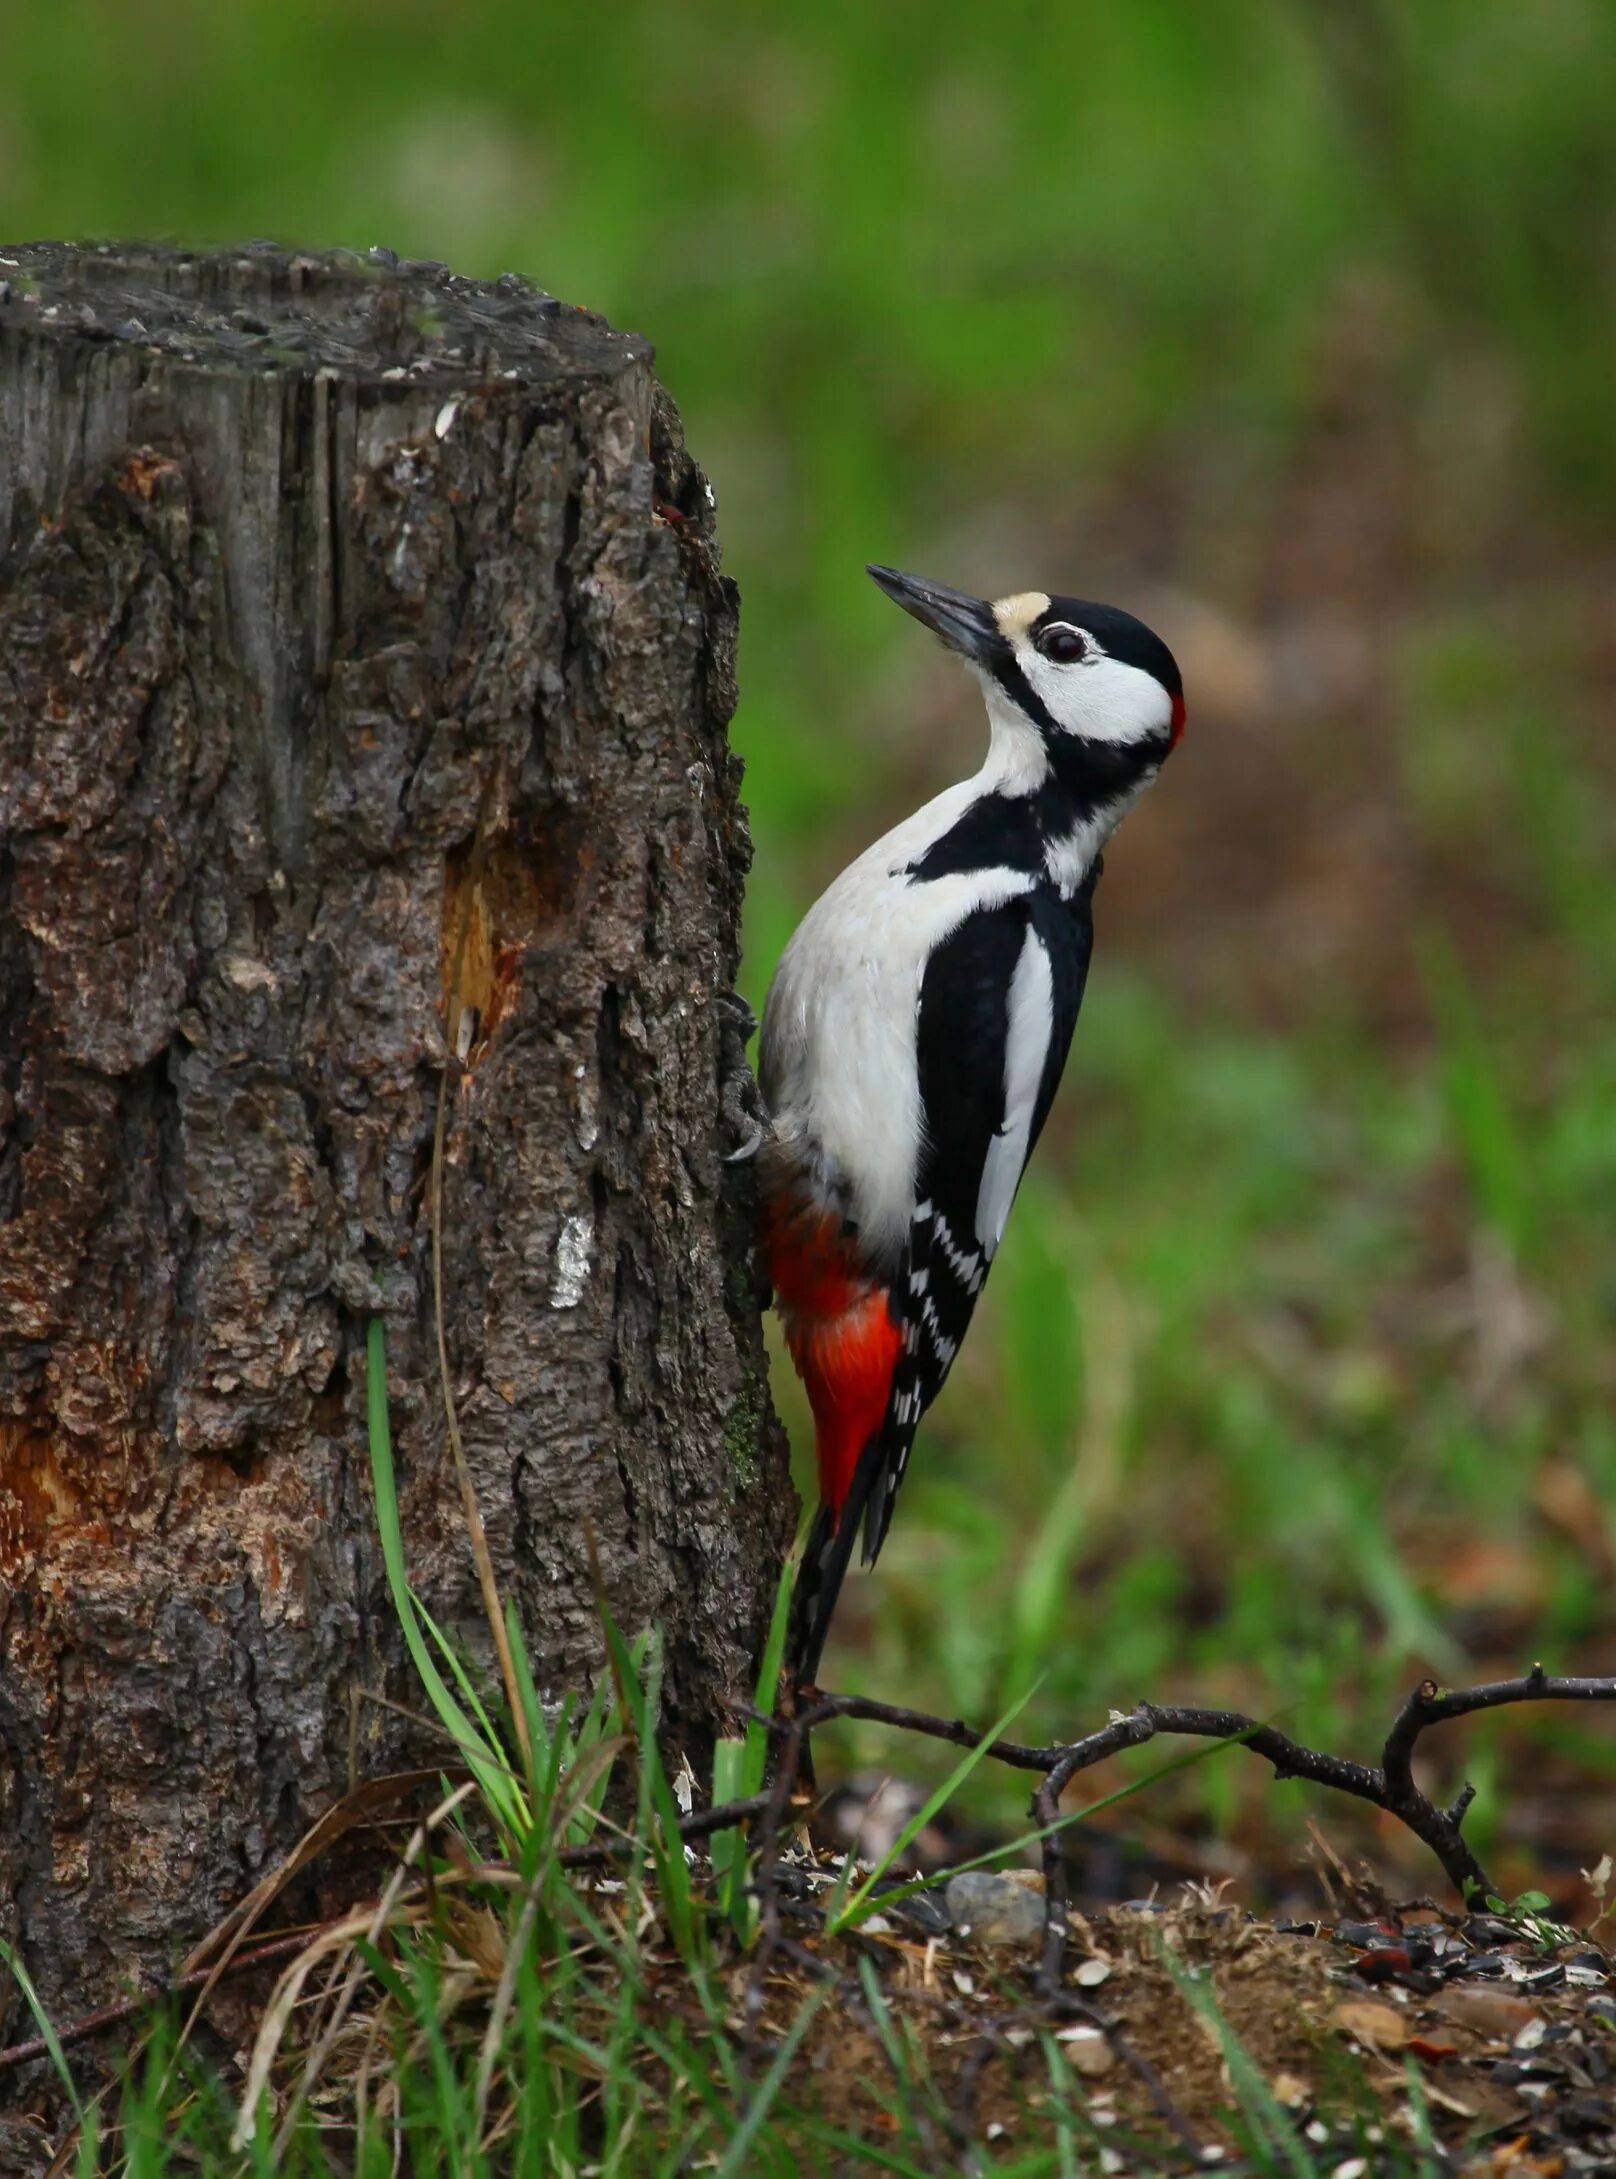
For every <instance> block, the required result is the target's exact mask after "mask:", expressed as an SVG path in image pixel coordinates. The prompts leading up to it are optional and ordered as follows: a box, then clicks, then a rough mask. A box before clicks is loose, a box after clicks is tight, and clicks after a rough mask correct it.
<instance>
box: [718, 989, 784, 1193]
mask: <svg viewBox="0 0 1616 2179" xmlns="http://www.w3.org/2000/svg"><path fill="white" fill-rule="evenodd" d="M718 1012H719V1021H720V1032H719V1034H720V1070H721V1072H720V1089H719V1100H718V1102H719V1109H720V1111H721V1112H722V1114H723V1116H724V1123H725V1126H726V1127H727V1128H728V1130H729V1132H730V1133H731V1134H732V1135H735V1136H738V1137H740V1148H739V1149H737V1150H730V1151H727V1152H726V1153H725V1155H724V1163H725V1164H726V1165H746V1164H748V1163H749V1162H750V1161H751V1160H752V1159H753V1158H755V1157H756V1156H757V1154H758V1152H759V1151H760V1150H761V1149H762V1147H763V1144H764V1142H765V1140H766V1139H767V1137H768V1134H769V1131H770V1128H771V1127H772V1125H773V1122H772V1120H771V1119H770V1116H769V1108H768V1106H767V1105H766V1104H765V1103H764V1101H763V1092H762V1090H760V1089H759V1088H758V1085H757V1081H756V1078H755V1077H754V1075H753V1073H752V1069H751V1067H750V1066H749V1065H748V1064H747V1058H746V1047H747V1045H748V1043H749V1042H750V1041H751V1038H752V1036H753V1034H754V1032H755V1031H756V1029H757V1016H756V1015H755V1014H754V1013H753V1011H752V1009H751V1008H750V1007H749V1006H748V1005H747V1003H746V1001H745V1000H744V999H743V998H742V997H741V995H740V993H739V992H738V991H721V992H720V993H719V994H718Z"/></svg>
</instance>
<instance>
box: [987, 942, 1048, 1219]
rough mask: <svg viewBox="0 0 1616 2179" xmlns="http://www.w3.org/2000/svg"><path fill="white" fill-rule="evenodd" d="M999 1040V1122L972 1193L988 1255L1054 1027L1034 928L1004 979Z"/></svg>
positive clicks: (1010, 1192) (1005, 1208)
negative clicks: (1003, 1030)
mask: <svg viewBox="0 0 1616 2179" xmlns="http://www.w3.org/2000/svg"><path fill="white" fill-rule="evenodd" d="M1007 1032H1008V1033H1007V1034H1006V1037H1005V1042H1004V1125H1003V1126H1002V1127H1001V1128H1000V1130H999V1132H998V1134H996V1135H995V1136H994V1138H993V1140H992V1142H991V1143H990V1144H989V1145H988V1154H987V1161H986V1163H985V1164H984V1165H983V1167H982V1186H981V1189H980V1190H979V1192H978V1194H977V1198H976V1238H977V1240H978V1242H979V1243H980V1244H981V1247H982V1252H983V1254H984V1255H986V1256H991V1255H992V1254H993V1252H994V1250H995V1249H996V1248H997V1247H998V1245H999V1242H1000V1241H1001V1239H1002V1238H1003V1236H1004V1227H1005V1221H1006V1219H1007V1218H1008V1217H1009V1216H1010V1206H1011V1204H1012V1203H1013V1202H1014V1201H1015V1199H1016V1189H1017V1188H1018V1187H1019V1186H1020V1185H1021V1174H1022V1169H1023V1167H1024V1166H1025V1165H1026V1162H1027V1150H1028V1145H1029V1143H1030V1141H1031V1139H1032V1122H1033V1113H1034V1111H1035V1110H1036V1108H1037V1104H1038V1085H1039V1083H1040V1082H1041V1081H1042V1080H1043V1076H1044V1064H1045V1061H1046V1060H1047V1059H1048V1057H1049V1045H1050V1039H1051V1038H1052V1037H1053V1035H1054V1033H1055V985H1054V978H1053V976H1052V975H1051V973H1050V967H1049V954H1048V952H1047V951H1046V949H1045V946H1044V942H1043V940H1042V939H1041V938H1040V937H1039V936H1038V933H1037V932H1036V931H1035V930H1029V931H1028V933H1027V936H1026V938H1025V940H1024V941H1023V943H1022V948H1021V957H1020V959H1019V960H1018V961H1017V962H1016V972H1015V974H1014V976H1012V977H1011V979H1010V1006H1009V1018H1008V1023H1007Z"/></svg>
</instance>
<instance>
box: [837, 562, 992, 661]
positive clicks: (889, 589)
mask: <svg viewBox="0 0 1616 2179" xmlns="http://www.w3.org/2000/svg"><path fill="white" fill-rule="evenodd" d="M869 573H870V574H871V575H872V576H874V578H875V580H876V581H877V582H878V583H879V584H880V585H881V588H882V589H883V590H884V591H885V592H886V594H887V596H888V597H889V598H890V599H891V600H892V602H893V604H894V605H901V606H902V607H903V609H904V611H905V612H906V613H913V615H914V617H915V619H916V620H918V621H919V622H920V623H921V625H922V626H923V627H926V628H929V629H930V630H931V631H932V633H933V634H934V635H939V636H941V637H942V639H943V641H944V642H945V643H946V644H947V645H948V647H949V649H950V650H951V651H958V652H960V653H961V654H962V656H964V657H966V658H968V659H970V660H971V662H972V663H973V665H978V666H987V665H990V664H991V663H992V661H993V659H994V658H995V657H996V656H997V655H998V654H999V653H1001V652H1002V651H1003V649H1004V637H1003V636H1002V635H1001V634H1000V633H999V624H998V622H997V621H996V620H995V619H994V617H993V608H992V606H991V605H989V604H988V603H987V601H986V600H985V599H983V598H972V597H967V595H966V594H965V592H964V591H963V590H950V589H949V588H948V586H947V585H946V584H945V583H925V582H922V581H921V579H920V577H919V576H918V575H902V574H900V573H899V572H898V570H897V569H896V568H895V567H872V568H871V569H870V570H869Z"/></svg>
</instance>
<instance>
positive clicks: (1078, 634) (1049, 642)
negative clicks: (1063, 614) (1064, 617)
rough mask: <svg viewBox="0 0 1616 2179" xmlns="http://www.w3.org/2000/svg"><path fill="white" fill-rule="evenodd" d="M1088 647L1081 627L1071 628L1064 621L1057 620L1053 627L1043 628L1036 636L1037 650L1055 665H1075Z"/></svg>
mask: <svg viewBox="0 0 1616 2179" xmlns="http://www.w3.org/2000/svg"><path fill="white" fill-rule="evenodd" d="M1088 647H1089V646H1088V641H1087V638H1086V637H1085V636H1084V635H1083V633H1082V631H1081V629H1078V628H1073V627H1072V626H1070V625H1069V623H1067V622H1066V621H1057V622H1056V623H1055V625H1054V627H1053V628H1046V629H1044V630H1043V632H1042V634H1041V635H1040V636H1039V638H1038V648H1039V650H1040V651H1041V652H1042V653H1043V655H1044V657H1045V658H1047V659H1049V660H1051V662H1052V663H1053V664H1055V665H1057V666H1075V665H1076V664H1077V662H1078V660H1079V659H1080V658H1082V657H1083V656H1084V655H1085V653H1086V652H1087V650H1088Z"/></svg>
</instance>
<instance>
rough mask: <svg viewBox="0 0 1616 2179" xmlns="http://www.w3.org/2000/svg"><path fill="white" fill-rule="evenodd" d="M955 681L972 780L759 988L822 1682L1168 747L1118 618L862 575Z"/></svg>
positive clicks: (810, 927)
mask: <svg viewBox="0 0 1616 2179" xmlns="http://www.w3.org/2000/svg"><path fill="white" fill-rule="evenodd" d="M870 573H871V575H872V576H873V577H874V578H875V580H876V582H877V583H879V584H880V586H881V588H882V589H883V590H884V591H885V592H886V594H887V596H888V597H889V598H891V599H893V600H894V602H895V603H897V604H898V605H901V606H902V607H903V608H904V610H905V611H906V612H908V613H912V614H913V615H914V617H915V618H916V620H918V621H920V622H922V623H923V624H924V625H925V626H926V627H927V628H930V629H932V630H933V631H934V632H935V633H936V634H937V635H939V636H940V637H941V638H942V640H943V642H944V643H945V644H947V645H948V646H949V647H950V649H952V650H955V651H957V652H959V653H960V654H961V655H962V656H963V657H964V658H965V659H966V660H967V661H968V663H969V664H970V666H971V667H972V669H973V670H974V672H975V673H976V676H977V678H978V680H979V681H980V682H981V684H982V690H983V694H984V695H985V697H986V699H987V712H988V727H989V734H990V739H989V744H988V754H987V760H986V762H985V763H984V764H983V766H982V769H981V770H980V771H979V772H978V773H977V774H976V776H975V777H974V778H973V779H968V780H966V781H965V782H963V784H961V785H960V786H957V787H950V788H949V789H948V790H947V791H946V793H943V794H940V795H938V796H937V798H936V800H935V801H932V802H928V803H927V804H926V806H925V808H924V809H922V810H920V811H918V812H917V813H916V814H915V815H914V816H913V817H911V818H909V819H907V820H906V822H905V823H903V824H901V825H899V826H897V827H896V829H895V830H894V831H892V832H889V833H888V834H887V835H886V836H885V838H884V839H881V840H878V841H877V842H876V844H875V845H874V847H872V848H870V849H869V850H868V851H867V852H866V853H865V854H863V855H861V856H860V857H859V858H858V860H857V861H856V862H855V863H853V864H852V865H850V867H849V868H848V869H846V870H844V871H843V872H842V874H841V876H840V877H839V878H837V879H836V881H835V883H834V884H833V885H832V886H831V887H830V889H829V891H828V892H826V893H825V894H824V895H823V896H822V897H821V898H820V899H819V900H818V901H817V902H816V903H815V904H814V906H813V907H812V908H811V909H810V910H809V912H808V914H807V916H806V917H805V918H804V919H803V922H802V924H801V925H800V927H799V928H798V930H797V932H796V935H795V936H794V937H793V938H792V940H791V942H790V944H789V945H788V946H787V948H786V950H785V953H784V955H783V956H782V958H781V961H780V965H779V967H778V969H777V970H776V971H775V976H774V981H773V983H772V984H771V986H770V989H769V996H768V1000H767V1002H766V1004H765V1007H764V1013H763V1033H762V1042H761V1046H760V1067H759V1080H760V1084H761V1087H762V1091H763V1096H764V1099H765V1101H766V1102H767V1105H768V1107H769V1110H770V1113H771V1114H772V1129H771V1132H770V1133H769V1135H768V1137H767V1139H766V1140H765V1142H764V1144H763V1146H762V1150H761V1154H760V1158H759V1184H760V1193H761V1199H762V1203H763V1214H764V1234H765V1243H766V1248H767V1253H768V1259H769V1268H770V1273H771V1276H772V1278H773V1281H774V1290H775V1299H776V1304H777V1306H778V1308H779V1311H780V1314H781V1317H782V1319H783V1322H784V1327H785V1336H786V1342H787V1344H788V1346H789V1347H790V1349H791V1355H792V1359H793V1360H794V1362H795V1363H796V1366H797V1370H798V1373H799V1375H800V1376H801V1377H802V1380H803V1383H804V1385H805V1386H806V1388H807V1393H808V1399H809V1404H810V1405H811V1407H812V1409H813V1415H814V1428H815V1439H816V1450H817V1453H818V1462H819V1496H820V1503H819V1511H818V1514H817V1516H816V1518H815V1521H814V1525H813V1529H812V1532H811V1534H810V1537H809V1542H808V1548H807V1553H806V1556H805V1558H804V1560H803V1565H802V1570H801V1573H800V1575H799V1577H798V1585H797V1593H796V1597H795V1600H794V1603H793V1627H792V1641H791V1650H792V1656H791V1663H792V1666H793V1670H794V1672H795V1675H796V1678H797V1681H798V1683H799V1684H806V1683H809V1682H811V1681H812V1679H813V1677H814V1675H815V1673H816V1672H817V1671H818V1668H819V1660H820V1653H821V1651H822V1650H823V1648H824V1644H825V1637H826V1634H827V1633H828V1631H829V1628H830V1622H831V1616H832V1613H833V1612H834V1610H835V1607H836V1599H837V1594H838V1592H839V1590H840V1588H841V1585H842V1578H843V1576H844V1574H845V1573H846V1571H847V1564H848V1560H849V1557H850V1556H851V1553H852V1549H853V1542H854V1538H855V1535H856V1533H857V1531H858V1529H859V1527H860V1524H861V1523H862V1526H863V1532H864V1561H865V1564H866V1565H870V1564H873V1563H874V1560H875V1558H876V1555H877V1553H878V1552H879V1551H880V1549H881V1545H882V1542H883V1540H884V1538H885V1536H886V1532H887V1526H888V1524H889V1522H890V1521H891V1519H892V1508H893V1502H894V1500H895V1498H896V1496H897V1491H898V1485H899V1484H900V1483H901V1481H902V1480H903V1471H904V1465H905V1463H906V1462H907V1460H908V1458H909V1449H910V1446H911V1445H912V1443H913V1442H914V1436H915V1430H916V1427H917V1425H918V1424H919V1421H920V1418H921V1416H922V1415H923V1414H924V1413H925V1412H926V1409H927V1408H928V1407H929V1406H930V1405H931V1403H932V1401H933V1400H934V1399H935V1398H936V1397H937V1394H938V1392H939V1391H940V1390H941V1389H942V1385H943V1380H944V1379H945V1378H946V1377H947V1375H948V1372H949V1368H950V1366H951V1364H952V1363H953V1361H954V1358H955V1356H956V1355H957V1354H958V1352H959V1349H960V1342H961V1341H962V1340H963V1339H964V1337H965V1331H966V1327H967V1325H968V1324H969V1323H970V1320H971V1312H972V1310H973V1309H974V1308H975V1306H976V1299H977V1296H978V1295H979V1294H980V1293H981V1291H982V1285H983V1282H984V1280H985V1279H986V1278H987V1275H988V1269H989V1266H990V1265H991V1264H992V1262H993V1258H994V1255H995V1253H996V1251H997V1249H998V1246H999V1243H1000V1240H1001V1239H1002V1238H1003V1234H1004V1228H1005V1221H1006V1219H1007V1218H1008V1217H1009V1215H1010V1206H1011V1204H1012V1203H1013V1202H1014V1200H1015V1195H1016V1190H1017V1188H1018V1186H1019V1185H1020V1181H1021V1176H1022V1172H1023V1171H1024V1169H1025V1167H1026V1163H1027V1159H1028V1157H1029V1155H1030V1154H1031V1151H1032V1147H1033V1144H1034V1143H1035V1142H1036V1141H1037V1140H1038V1134H1039V1130H1040V1129H1041V1128H1042V1126H1043V1124H1044V1120H1045V1117H1046V1116H1047V1114H1048V1111H1049V1106H1050V1101H1051V1099H1052V1098H1053V1097H1054V1094H1055V1088H1056V1084H1057V1083H1058V1082H1059V1080H1060V1074H1061V1069H1062V1067H1063V1066H1064V1065H1065V1062H1066V1053H1067V1048H1068V1046H1069V1045H1070V1043H1071V1039H1072V1030H1073V1027H1074V1025H1075V1023H1076V1021H1077V1012H1078V1007H1079V1006H1080V1004H1081V1003H1082V998H1083V985H1084V980H1085V978H1086V977H1087V974H1088V966H1089V953H1090V949H1091V947H1092V944H1093V921H1092V917H1091V909H1090V904H1091V901H1092V898H1093V893H1094V887H1095V882H1096V880H1097V879H1098V877H1099V875H1100V850H1101V848H1102V847H1103V846H1104V844H1105V842H1106V840H1107V838H1108V837H1109V836H1110V834H1111V832H1112V831H1113V830H1114V829H1115V827H1116V825H1117V823H1118V822H1119V820H1120V819H1121V818H1122V817H1123V816H1124V814H1125V813H1126V812H1127V811H1128V809H1130V808H1131V807H1132V805H1133V803H1134V802H1135V801H1137V799H1138V797H1139V795H1140V794H1141V793H1142V791H1143V790H1144V788H1145V787H1147V786H1148V785H1149V783H1150V782H1151V780H1152V779H1154V778H1155V776H1156V773H1157V771H1158V770H1159V768H1160V766H1161V763H1162V760H1163V758H1164V757H1165V756H1166V755H1167V753H1168V751H1169V750H1170V749H1172V748H1173V746H1174V744H1175V743H1176V742H1177V740H1178V738H1179V735H1180V734H1181V733H1182V731H1183V727H1184V697H1183V691H1182V686H1181V683H1180V680H1179V672H1178V668H1177V666H1176V665H1175V664H1174V661H1173V656H1172V653H1171V652H1170V651H1169V650H1168V648H1167V646H1166V644H1165V643H1163V642H1162V641H1161V639H1160V638H1159V637H1158V636H1155V635H1153V634H1152V633H1151V631H1150V630H1149V629H1148V628H1147V627H1145V626H1144V625H1143V623H1142V622H1140V621H1137V620H1135V619H1134V618H1133V616H1132V615H1131V614H1128V613H1124V612H1120V611H1118V610H1117V608H1116V607H1114V606H1109V605H1091V604H1086V603H1084V602H1083V601H1082V600H1080V599H1077V598H1056V597H1050V596H1047V595H1046V594H1045V593H1044V592H1042V591H1029V592H1025V593H1023V594H1022V595H1020V596H1017V597H1010V598H1001V599H999V600H998V602H997V603H996V604H989V603H988V602H986V601H985V600H983V599H980V598H972V597H967V596H964V595H963V594H962V593H961V592H959V591H957V590H948V589H945V588H944V587H943V586H942V585H941V584H939V583H927V582H921V581H919V580H918V579H917V578H916V577H915V576H913V575H901V574H899V573H898V572H897V570H896V569H893V568H886V567H872V568H871V569H870Z"/></svg>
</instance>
